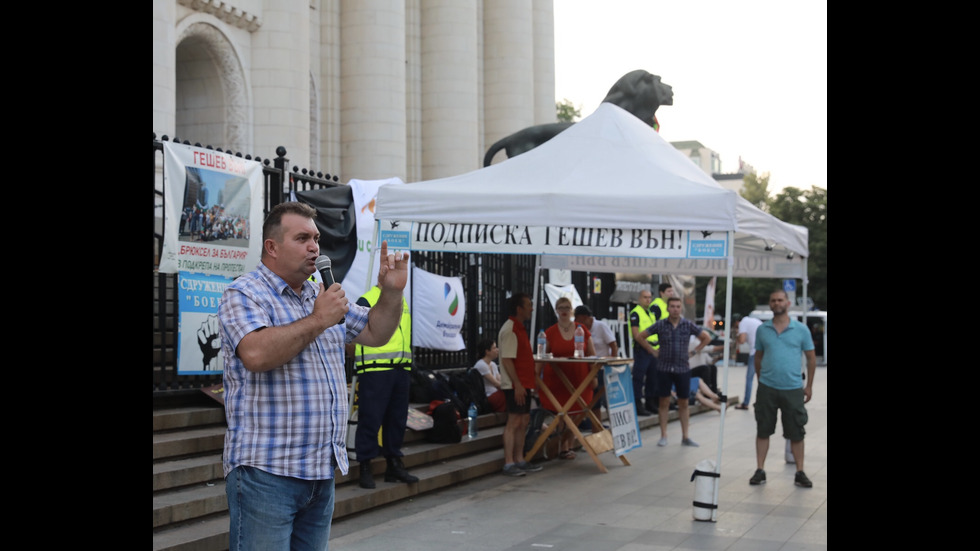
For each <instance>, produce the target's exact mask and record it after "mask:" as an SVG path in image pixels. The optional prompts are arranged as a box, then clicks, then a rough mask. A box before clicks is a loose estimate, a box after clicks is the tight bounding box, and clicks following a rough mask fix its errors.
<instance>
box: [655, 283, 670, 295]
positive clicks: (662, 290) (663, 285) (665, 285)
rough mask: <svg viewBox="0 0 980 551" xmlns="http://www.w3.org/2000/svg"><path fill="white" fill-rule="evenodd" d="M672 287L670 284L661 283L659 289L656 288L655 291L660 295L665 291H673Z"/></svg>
mask: <svg viewBox="0 0 980 551" xmlns="http://www.w3.org/2000/svg"><path fill="white" fill-rule="evenodd" d="M673 287H674V286H673V285H671V284H670V283H661V284H660V287H657V291H658V292H660V293H663V292H664V291H666V290H667V289H673Z"/></svg>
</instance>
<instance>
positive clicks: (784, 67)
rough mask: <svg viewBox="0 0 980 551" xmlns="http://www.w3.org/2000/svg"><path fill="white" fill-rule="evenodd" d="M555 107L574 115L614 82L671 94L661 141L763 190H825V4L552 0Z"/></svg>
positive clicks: (660, 116) (662, 115)
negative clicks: (645, 78) (698, 151)
mask: <svg viewBox="0 0 980 551" xmlns="http://www.w3.org/2000/svg"><path fill="white" fill-rule="evenodd" d="M554 14H555V100H556V101H562V100H564V99H568V100H570V101H571V102H572V104H573V105H574V106H575V107H576V108H579V109H580V110H581V112H582V117H583V118H584V117H586V116H588V115H590V114H592V112H594V111H595V109H596V107H598V106H599V103H600V102H601V101H602V98H604V97H605V96H606V93H607V92H608V91H609V88H610V87H611V86H612V85H613V84H614V83H615V82H616V81H617V80H618V79H619V78H620V77H621V76H623V75H625V74H626V73H628V72H630V71H632V70H635V69H645V70H647V71H649V72H651V73H653V74H655V75H660V77H661V79H662V80H663V82H664V83H666V84H669V85H670V86H672V87H673V91H674V104H673V105H663V106H661V107H660V108H659V109H658V110H657V120H658V121H659V122H660V135H661V136H662V137H663V138H664V139H665V140H667V141H669V142H678V141H689V140H695V141H698V142H701V144H702V145H704V146H705V147H707V148H708V149H711V150H713V151H715V152H716V153H718V154H719V155H720V156H721V170H722V172H737V171H738V166H739V165H738V161H739V157H741V159H742V160H743V161H745V162H746V163H748V164H750V165H752V167H754V168H755V170H756V172H757V173H758V174H760V175H761V174H763V173H766V172H768V173H769V193H770V196H775V195H776V194H777V193H778V192H779V191H780V190H782V189H783V188H786V187H795V188H799V189H801V190H804V191H809V190H810V188H811V186H817V187H820V188H823V189H825V190H826V189H827V2H826V0H819V1H806V2H788V1H786V0H779V1H776V0H742V1H732V0H727V1H726V0H688V1H677V0H674V1H669V2H668V1H662V0H601V1H599V0H591V1H589V0H554Z"/></svg>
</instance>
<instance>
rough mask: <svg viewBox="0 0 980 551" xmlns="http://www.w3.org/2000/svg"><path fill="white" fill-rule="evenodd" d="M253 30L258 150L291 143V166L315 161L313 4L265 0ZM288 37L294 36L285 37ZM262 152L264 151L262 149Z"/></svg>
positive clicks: (253, 91) (302, 165) (256, 142)
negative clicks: (312, 157) (311, 144)
mask: <svg viewBox="0 0 980 551" xmlns="http://www.w3.org/2000/svg"><path fill="white" fill-rule="evenodd" d="M262 19H263V23H262V27H261V28H260V29H259V30H258V31H256V32H255V33H253V35H252V47H251V50H252V52H253V56H252V74H251V76H252V105H253V106H254V110H253V116H254V125H253V128H254V132H253V139H254V140H255V148H254V150H255V151H257V152H259V151H261V152H270V153H265V155H267V156H268V157H270V158H271V157H272V156H273V153H274V152H275V150H276V148H277V147H278V146H280V145H281V146H284V147H285V148H286V151H287V154H286V156H287V157H288V158H289V164H290V167H292V166H294V165H295V166H299V167H303V168H305V167H308V166H310V148H309V142H310V3H309V0H276V1H275V2H265V3H264V4H263V8H262ZM285 37H289V38H288V39H285ZM260 155H261V154H260Z"/></svg>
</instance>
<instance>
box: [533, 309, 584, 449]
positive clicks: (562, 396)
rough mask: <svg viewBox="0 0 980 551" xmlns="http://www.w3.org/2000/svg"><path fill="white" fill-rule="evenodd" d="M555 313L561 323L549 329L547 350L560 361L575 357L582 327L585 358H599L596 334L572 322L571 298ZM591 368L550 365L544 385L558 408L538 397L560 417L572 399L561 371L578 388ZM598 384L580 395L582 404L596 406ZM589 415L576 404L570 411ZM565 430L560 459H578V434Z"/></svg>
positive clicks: (545, 367) (575, 365)
mask: <svg viewBox="0 0 980 551" xmlns="http://www.w3.org/2000/svg"><path fill="white" fill-rule="evenodd" d="M555 311H556V313H557V314H558V323H556V324H554V325H552V326H551V327H549V328H547V329H545V331H544V334H545V337H546V338H547V348H546V351H547V352H550V353H551V354H552V355H554V357H556V358H571V357H573V356H574V353H575V329H576V328H577V327H582V329H583V330H584V332H585V355H586V356H595V347H594V345H593V343H592V334H591V333H590V332H589V330H588V329H587V328H586V327H585V326H584V325H582V324H577V323H575V321H574V320H573V319H572V301H571V299H569V298H568V297H561V298H559V299H558V300H557V301H555ZM590 368H591V365H590V364H588V363H586V362H581V363H563V364H561V366H557V367H556V366H552V365H551V364H550V363H546V364H545V366H544V368H543V369H542V371H541V382H542V383H543V384H544V385H546V386H547V387H548V390H550V391H551V393H552V394H554V396H555V399H556V400H557V401H558V402H559V403H558V404H553V403H552V402H551V400H549V399H548V396H547V395H546V394H545V393H543V392H541V393H539V394H538V397H539V399H540V400H541V407H543V408H544V409H546V410H548V411H551V412H553V413H557V411H558V410H559V409H560V408H561V406H562V404H564V403H565V402H567V401H568V399H569V398H571V396H572V393H571V392H570V391H569V390H568V388H567V387H566V386H565V384H564V383H563V382H562V380H561V379H560V378H559V377H558V375H557V371H558V370H561V371H562V372H563V373H564V374H565V376H566V377H567V378H568V381H569V382H570V383H571V384H572V388H578V385H579V384H581V383H582V381H583V380H585V378H586V377H588V375H589V370H590ZM596 384H597V381H596V380H595V379H593V380H592V385H591V386H588V387H586V389H585V390H584V391H583V392H582V394H581V395H580V396H581V398H582V400H584V401H585V403H586V404H588V403H590V402H592V393H593V389H594V388H595V386H596ZM583 411H585V406H583V405H582V404H580V403H578V402H576V403H575V404H574V405H573V406H572V407H571V408H570V409H569V410H568V414H569V415H570V416H573V415H575V414H577V413H582V412H583ZM559 422H561V423H562V424H564V422H565V421H564V418H562V419H561V421H559ZM558 430H561V443H560V446H559V453H558V457H559V458H560V459H575V452H574V451H572V447H573V446H574V443H575V434H574V433H573V432H572V431H570V430H567V429H565V427H564V426H562V427H560V428H559V429H558Z"/></svg>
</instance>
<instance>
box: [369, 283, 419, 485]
mask: <svg viewBox="0 0 980 551" xmlns="http://www.w3.org/2000/svg"><path fill="white" fill-rule="evenodd" d="M380 295H381V289H380V288H379V287H378V286H377V285H375V286H374V287H372V288H371V289H370V290H369V291H368V292H366V293H364V294H363V295H361V297H360V298H359V299H357V304H360V305H362V306H369V307H370V306H374V304H375V303H376V302H377V301H378V297H379V296H380ZM411 369H412V316H411V314H410V313H409V311H408V301H406V300H405V298H404V297H402V319H401V322H400V323H399V325H398V329H397V330H396V331H395V334H394V335H392V337H391V340H390V341H388V344H386V345H384V346H382V347H380V348H373V347H370V346H362V345H359V344H358V345H355V346H354V371H355V372H356V373H357V398H356V400H357V431H356V433H355V439H354V450H355V451H356V452H357V461H358V463H360V486H361V487H362V488H374V487H375V484H374V478H373V476H372V474H371V465H370V462H371V459H373V458H375V457H377V456H378V454H379V453H380V454H381V455H383V456H384V458H385V460H386V461H387V463H388V467H387V469H386V470H385V482H399V481H400V482H418V480H419V479H418V477H415V476H412V475H410V474H409V473H408V472H407V471H406V470H405V466H404V465H403V464H402V459H401V458H402V451H401V447H402V441H403V440H404V438H405V427H406V423H407V421H408V405H409V402H408V395H409V386H410V384H411V373H410V371H411ZM378 429H381V442H382V444H381V446H379V445H378Z"/></svg>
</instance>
